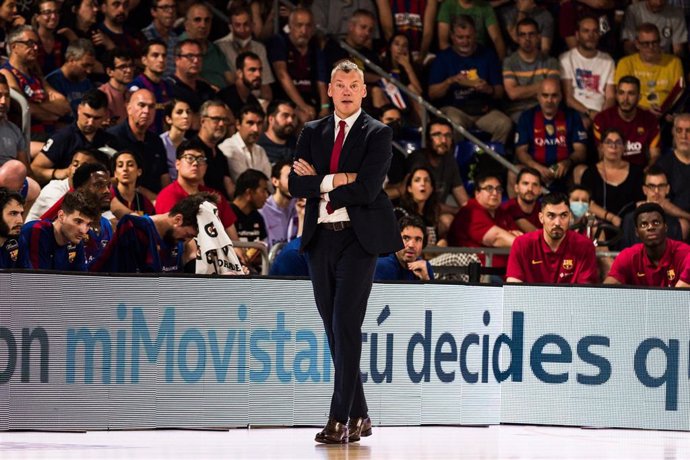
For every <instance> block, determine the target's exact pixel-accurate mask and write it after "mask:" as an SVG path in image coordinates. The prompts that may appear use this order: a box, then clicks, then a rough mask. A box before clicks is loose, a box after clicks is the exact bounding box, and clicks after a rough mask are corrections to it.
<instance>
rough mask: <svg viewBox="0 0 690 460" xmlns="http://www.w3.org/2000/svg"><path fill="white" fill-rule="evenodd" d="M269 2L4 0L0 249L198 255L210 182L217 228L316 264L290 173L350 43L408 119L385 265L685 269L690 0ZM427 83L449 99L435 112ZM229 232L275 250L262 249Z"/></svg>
mask: <svg viewBox="0 0 690 460" xmlns="http://www.w3.org/2000/svg"><path fill="white" fill-rule="evenodd" d="M209 4H211V5H213V6H214V7H215V8H216V9H218V10H219V11H222V12H223V13H225V14H226V15H227V20H221V19H220V17H221V16H219V15H217V14H214V11H212V8H211V7H210V6H209ZM274 7H275V5H274V2H273V1H270V0H230V1H228V2H219V1H212V2H210V3H203V2H198V1H195V0H184V1H183V0H149V1H146V2H144V1H131V0H100V1H94V0H65V1H64V2H63V1H58V0H33V2H24V3H21V4H19V3H16V2H15V1H14V0H0V44H2V45H3V46H2V47H1V48H2V51H1V52H0V55H1V56H0V62H1V63H2V64H1V65H0V207H1V210H2V219H1V220H0V268H32V269H56V270H76V271H87V270H88V271H106V272H108V271H114V272H118V271H122V272H174V271H183V270H186V271H192V272H193V271H194V265H195V261H196V260H198V259H199V258H200V257H201V255H200V252H199V250H198V247H197V246H196V244H195V243H194V237H195V236H196V235H197V234H198V233H199V231H200V228H199V226H198V224H197V220H196V215H197V213H198V212H199V210H200V207H201V206H202V204H203V203H204V202H210V203H212V204H213V206H215V208H216V209H217V217H218V220H219V223H218V226H219V227H222V228H214V231H221V232H222V231H224V232H225V233H226V234H227V236H229V238H230V239H231V240H232V241H244V242H260V243H262V244H263V245H265V248H266V250H267V251H268V250H273V251H275V252H277V251H278V250H280V252H279V253H278V256H277V258H276V259H275V260H273V261H272V264H271V267H270V273H271V274H273V275H293V276H303V275H306V274H307V273H308V267H307V264H306V260H305V258H304V255H303V254H300V253H299V250H298V249H299V238H300V234H301V227H302V219H303V217H304V216H303V213H304V203H303V202H300V201H298V200H296V199H294V198H292V197H291V196H290V193H289V190H288V175H289V173H290V170H291V165H292V157H293V153H294V151H295V148H296V145H297V142H298V137H299V133H300V131H301V128H302V126H303V125H304V124H305V123H307V122H309V121H311V120H315V119H317V118H321V117H324V116H327V115H329V114H330V113H332V106H331V102H330V98H329V94H330V89H329V80H330V71H331V69H332V68H333V66H334V64H336V63H337V62H339V61H341V60H343V59H349V60H352V61H353V62H355V63H356V64H357V65H358V66H359V67H360V68H361V69H362V70H363V71H364V79H365V82H366V84H367V97H366V99H365V100H364V110H366V111H367V112H368V113H370V114H372V115H374V116H376V117H377V118H378V119H379V120H380V121H382V122H383V123H384V124H386V125H388V126H389V127H390V128H391V130H392V131H393V140H394V147H395V148H394V149H393V156H392V160H391V165H390V169H389V172H388V175H387V177H386V181H385V183H384V185H383V186H384V189H385V191H386V193H387V194H388V196H389V198H390V199H391V200H392V201H393V203H394V206H395V210H396V214H397V217H398V218H399V219H400V232H401V239H402V240H403V243H404V246H405V247H404V249H402V250H401V251H399V252H398V253H396V254H391V255H387V256H384V257H381V259H380V264H379V267H378V268H377V270H376V277H377V279H382V280H383V279H421V280H428V279H434V277H435V275H434V269H433V267H434V266H435V264H439V265H443V264H447V263H449V260H450V263H453V261H454V260H455V259H454V258H453V257H450V258H448V257H445V258H443V257H440V258H437V259H435V260H431V261H429V260H426V259H425V258H424V257H423V254H422V251H423V248H424V247H427V246H438V247H471V248H511V250H510V255H509V256H502V255H496V256H494V257H493V259H492V265H493V266H494V267H499V268H501V267H502V268H504V269H505V270H506V278H505V279H507V280H508V281H512V282H548V283H598V282H600V281H602V280H603V281H604V282H606V283H621V284H637V285H654V286H685V285H686V284H690V259H688V260H687V261H686V260H685V259H686V257H685V256H686V254H687V253H688V252H690V249H688V248H690V246H687V245H686V243H685V242H686V241H688V238H689V236H690V113H688V112H690V89H688V87H687V85H686V78H687V77H686V76H688V75H690V73H689V72H690V65H688V62H690V59H688V57H689V56H690V48H689V47H688V32H687V28H688V19H689V18H690V4H689V3H687V2H678V1H675V0H674V1H672V0H639V1H625V0H563V1H555V0H541V1H537V0H490V1H488V0H441V1H434V0H413V1H410V2H398V1H390V2H388V1H385V0H376V1H373V0H348V1H341V0H307V1H306V2H305V3H300V4H299V5H295V6H294V8H288V7H286V6H285V5H283V4H281V5H280V7H279V9H278V10H277V11H276V10H274ZM276 24H277V25H278V27H277V28H276V27H275V25H276ZM341 44H343V45H344V46H341ZM350 49H354V50H355V51H356V54H352V53H351V52H350V51H349V50H350ZM367 63H371V64H375V65H376V66H378V67H380V68H382V69H383V70H384V71H385V72H386V73H387V74H388V78H383V77H382V76H381V75H380V74H379V73H378V72H377V71H375V70H374V69H373V68H372V67H371V66H369V65H367ZM392 81H396V82H397V84H394V83H392ZM401 88H404V89H403V90H401ZM10 89H12V90H14V91H16V92H18V93H19V94H21V95H23V96H24V98H25V99H26V102H27V103H28V106H29V109H30V119H31V123H30V126H31V132H30V141H29V142H27V139H26V137H25V136H24V134H23V133H22V131H21V129H19V128H18V124H19V122H20V120H21V113H19V110H18V107H17V105H16V104H15V103H13V102H11V99H10ZM417 96H421V97H422V98H424V99H425V100H427V101H429V102H430V103H431V104H433V105H434V106H435V107H437V108H438V109H439V110H440V111H441V113H443V114H444V115H445V116H446V117H447V119H443V118H431V119H430V120H428V121H426V120H427V116H426V113H425V108H424V107H423V105H422V104H420V103H419V101H418V99H417ZM423 121H424V123H423ZM454 125H457V126H462V127H463V128H464V129H465V130H467V131H468V132H469V133H471V134H472V135H474V136H477V137H479V139H481V140H482V141H484V142H486V143H488V144H489V146H491V147H492V148H493V149H494V150H495V151H496V152H499V153H500V154H502V155H504V156H505V158H507V159H508V160H509V161H510V162H512V163H513V164H514V165H515V168H513V169H512V170H507V169H506V168H505V167H503V166H501V165H500V164H499V163H498V162H496V161H495V160H494V159H493V158H492V157H491V155H489V154H486V153H483V152H482V151H480V150H479V149H476V148H475V146H474V144H473V143H472V142H471V141H470V140H468V139H467V137H466V136H463V135H462V134H461V133H460V131H458V130H456V129H454ZM605 251H622V252H621V253H620V255H618V256H617V257H615V259H614V258H613V257H610V256H607V257H604V256H599V257H597V255H596V253H597V252H605ZM233 252H234V253H235V255H236V256H237V258H238V260H239V261H240V262H241V264H242V265H243V266H245V267H246V268H245V269H244V271H243V272H244V273H246V272H249V273H260V272H261V269H262V263H263V264H265V262H262V260H261V258H260V257H257V252H259V251H257V250H256V248H249V249H242V248H238V247H235V248H234V251H233ZM451 252H452V251H451ZM606 254H609V253H608V252H607V253H606ZM472 257H475V258H477V257H476V256H472ZM478 260H479V261H481V262H483V263H484V262H485V258H484V255H481V254H480V255H479V257H478ZM430 262H431V263H430ZM455 262H457V260H455ZM264 269H266V267H264ZM437 275H438V274H437ZM438 276H441V275H438Z"/></svg>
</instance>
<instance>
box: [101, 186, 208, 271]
mask: <svg viewBox="0 0 690 460" xmlns="http://www.w3.org/2000/svg"><path fill="white" fill-rule="evenodd" d="M204 201H208V202H211V203H213V204H215V203H216V196H215V195H214V194H211V193H197V194H194V195H190V196H188V197H187V198H184V199H183V200H181V201H179V202H178V203H177V204H175V206H173V207H172V209H171V210H170V212H168V213H166V214H156V215H154V216H136V215H134V214H127V215H126V216H124V217H123V218H122V219H120V222H118V224H117V230H116V231H115V237H114V238H113V240H112V241H111V242H110V244H109V245H108V247H107V248H106V251H105V252H104V254H103V256H102V257H101V258H100V259H99V260H97V261H96V263H95V264H93V265H92V266H91V268H90V271H100V272H115V273H169V272H181V271H182V268H183V267H184V264H185V263H187V262H189V261H190V260H192V259H194V258H196V251H195V250H194V251H191V250H185V245H186V243H188V242H189V241H191V239H192V238H194V237H195V236H197V234H198V233H199V227H198V225H197V214H198V213H199V206H201V204H202V203H203V202H204ZM187 249H190V248H187Z"/></svg>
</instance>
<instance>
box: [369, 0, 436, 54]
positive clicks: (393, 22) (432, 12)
mask: <svg viewBox="0 0 690 460" xmlns="http://www.w3.org/2000/svg"><path fill="white" fill-rule="evenodd" d="M376 7H377V10H378V17H379V23H380V25H381V29H382V32H383V37H384V38H387V39H388V38H390V37H391V36H392V35H393V32H394V31H398V32H402V33H404V34H405V35H406V36H407V39H408V40H409V43H410V51H411V55H412V60H413V61H414V62H415V64H416V65H419V66H420V67H421V66H423V65H425V64H426V61H427V60H428V59H429V58H433V54H432V55H430V54H429V50H430V48H431V47H432V41H433V38H434V35H435V32H436V13H437V10H438V2H427V1H422V2H413V3H404V2H390V3H388V2H376ZM435 47H436V45H435V44H434V48H435Z"/></svg>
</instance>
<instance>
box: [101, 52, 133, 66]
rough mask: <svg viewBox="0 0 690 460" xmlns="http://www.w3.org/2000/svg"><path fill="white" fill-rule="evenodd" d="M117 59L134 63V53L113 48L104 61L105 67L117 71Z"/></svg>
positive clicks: (106, 54)
mask: <svg viewBox="0 0 690 460" xmlns="http://www.w3.org/2000/svg"><path fill="white" fill-rule="evenodd" d="M115 59H120V60H123V61H133V60H134V53H133V52H132V51H130V50H128V49H123V48H113V49H111V50H110V51H108V52H107V53H105V57H104V59H103V66H104V67H105V68H106V69H110V70H115Z"/></svg>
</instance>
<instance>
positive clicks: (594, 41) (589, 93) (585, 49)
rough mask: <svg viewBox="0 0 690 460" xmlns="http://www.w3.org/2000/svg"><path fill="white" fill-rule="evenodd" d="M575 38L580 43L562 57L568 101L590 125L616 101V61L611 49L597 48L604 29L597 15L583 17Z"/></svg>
mask: <svg viewBox="0 0 690 460" xmlns="http://www.w3.org/2000/svg"><path fill="white" fill-rule="evenodd" d="M575 38H576V39H577V46H576V47H575V48H573V49H571V50H569V51H566V52H565V53H563V54H561V56H560V57H559V61H560V63H561V81H562V83H563V92H564V94H565V102H566V105H567V106H568V107H570V108H572V109H574V110H577V111H578V112H580V115H581V116H582V122H583V123H584V125H585V127H586V128H587V129H589V127H590V126H591V124H592V119H594V116H595V115H596V114H597V113H599V112H601V111H602V110H604V109H608V108H609V107H612V106H613V104H614V102H615V85H614V81H613V76H614V73H615V70H616V64H615V62H613V59H612V58H611V56H610V55H609V54H608V53H604V52H602V51H599V50H598V49H597V46H598V44H599V38H600V33H599V22H598V21H597V20H596V19H595V18H593V17H584V18H582V19H580V22H578V26H577V32H575Z"/></svg>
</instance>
